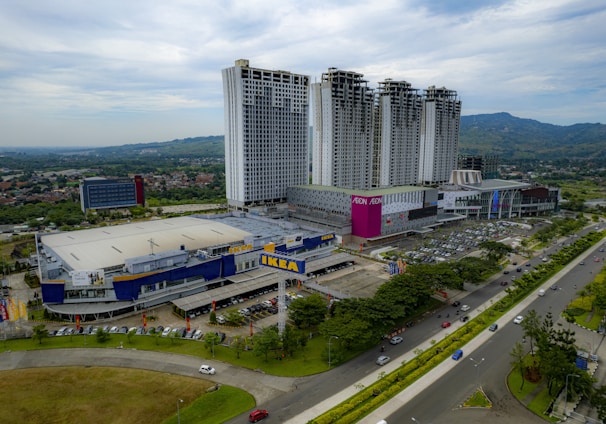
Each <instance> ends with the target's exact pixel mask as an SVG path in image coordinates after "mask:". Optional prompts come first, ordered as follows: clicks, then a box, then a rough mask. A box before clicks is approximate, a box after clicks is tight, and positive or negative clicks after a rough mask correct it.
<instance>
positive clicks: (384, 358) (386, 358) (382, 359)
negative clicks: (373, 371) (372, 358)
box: [376, 355, 391, 365]
mask: <svg viewBox="0 0 606 424" xmlns="http://www.w3.org/2000/svg"><path fill="white" fill-rule="evenodd" d="M390 360H391V358H390V357H389V356H385V355H381V356H379V357H378V358H377V360H376V364H377V365H385V364H386V363H388V362H389V361H390Z"/></svg>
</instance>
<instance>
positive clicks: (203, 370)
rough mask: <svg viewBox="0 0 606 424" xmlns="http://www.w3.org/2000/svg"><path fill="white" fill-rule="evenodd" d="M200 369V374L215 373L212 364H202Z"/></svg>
mask: <svg viewBox="0 0 606 424" xmlns="http://www.w3.org/2000/svg"><path fill="white" fill-rule="evenodd" d="M198 371H199V372H200V374H209V375H214V374H215V369H214V368H213V367H211V366H210V365H200V369H199V370H198Z"/></svg>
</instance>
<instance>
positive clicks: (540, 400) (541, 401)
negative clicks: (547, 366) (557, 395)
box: [507, 369, 558, 422]
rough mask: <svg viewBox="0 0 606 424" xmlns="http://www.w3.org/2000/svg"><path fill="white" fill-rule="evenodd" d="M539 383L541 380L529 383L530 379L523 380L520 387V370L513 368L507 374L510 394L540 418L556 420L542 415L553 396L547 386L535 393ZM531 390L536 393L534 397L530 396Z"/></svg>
mask: <svg viewBox="0 0 606 424" xmlns="http://www.w3.org/2000/svg"><path fill="white" fill-rule="evenodd" d="M540 384H541V382H538V383H531V382H530V381H525V382H524V387H523V388H521V389H520V386H521V385H522V376H521V375H520V371H519V370H517V369H514V370H512V371H511V372H510V373H509V375H508V376H507V385H508V386H509V390H510V391H511V394H513V395H514V396H515V397H516V398H517V399H518V400H519V401H520V402H521V403H522V404H523V405H525V406H526V407H527V408H528V409H529V410H531V411H532V412H534V413H535V414H537V415H538V416H540V417H541V418H543V419H545V420H547V421H550V422H557V421H558V420H557V419H554V418H552V417H549V416H548V415H544V412H545V411H547V408H549V404H550V403H551V401H552V400H553V396H551V395H549V391H548V390H547V386H545V388H544V389H542V390H540V392H538V393H536V390H537V388H538V387H539V385H540ZM533 392H535V393H536V395H534V397H532V396H533V395H532V393H533Z"/></svg>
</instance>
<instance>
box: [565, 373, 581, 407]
mask: <svg viewBox="0 0 606 424" xmlns="http://www.w3.org/2000/svg"><path fill="white" fill-rule="evenodd" d="M568 377H580V376H579V375H578V374H566V387H565V388H564V416H565V417H567V416H568Z"/></svg>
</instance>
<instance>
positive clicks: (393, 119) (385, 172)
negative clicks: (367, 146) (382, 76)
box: [373, 79, 422, 187]
mask: <svg viewBox="0 0 606 424" xmlns="http://www.w3.org/2000/svg"><path fill="white" fill-rule="evenodd" d="M421 112H422V102H421V95H420V94H419V90H417V89H415V88H412V86H411V84H410V83H408V82H406V81H392V80H390V79H386V80H385V81H383V82H379V89H378V91H377V105H376V117H375V134H374V137H375V152H374V154H373V162H374V163H373V187H394V186H403V185H416V184H418V181H419V148H420V139H421V138H420V137H421Z"/></svg>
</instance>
